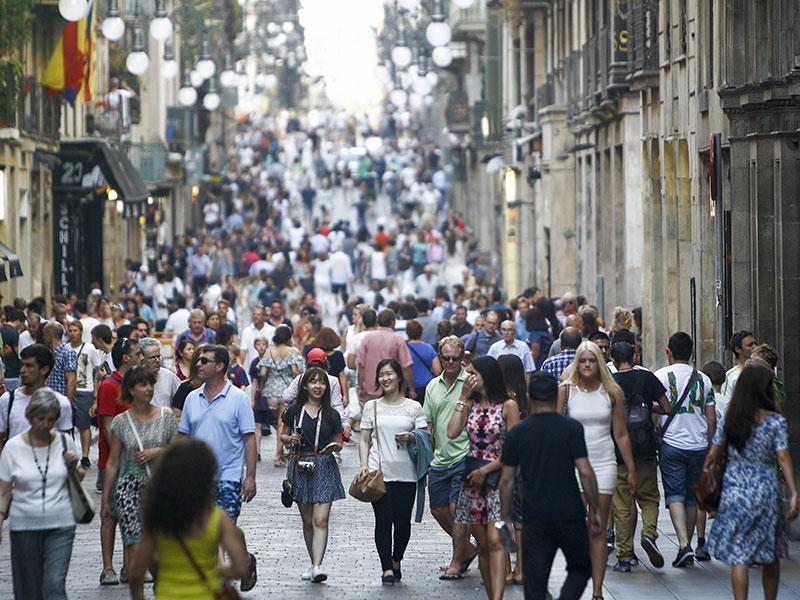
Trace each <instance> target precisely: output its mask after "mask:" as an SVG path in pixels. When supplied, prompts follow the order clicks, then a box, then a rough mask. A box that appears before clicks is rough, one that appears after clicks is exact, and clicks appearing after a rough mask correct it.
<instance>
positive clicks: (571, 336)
mask: <svg viewBox="0 0 800 600" xmlns="http://www.w3.org/2000/svg"><path fill="white" fill-rule="evenodd" d="M559 339H560V340H561V350H562V351H563V350H577V349H578V346H580V345H581V342H582V341H583V336H582V335H581V332H580V331H578V329H577V328H576V327H565V328H564V331H562V332H561V336H560V338H559Z"/></svg>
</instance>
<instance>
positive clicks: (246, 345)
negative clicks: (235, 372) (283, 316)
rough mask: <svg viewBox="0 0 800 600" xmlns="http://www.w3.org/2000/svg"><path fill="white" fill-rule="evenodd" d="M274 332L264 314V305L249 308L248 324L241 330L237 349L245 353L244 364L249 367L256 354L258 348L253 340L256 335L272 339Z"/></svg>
mask: <svg viewBox="0 0 800 600" xmlns="http://www.w3.org/2000/svg"><path fill="white" fill-rule="evenodd" d="M274 334H275V327H273V326H272V325H270V324H269V323H267V321H266V320H265V315H264V307H262V306H254V307H253V308H252V309H250V325H248V326H247V327H245V328H244V329H243V330H242V336H241V341H240V343H239V349H240V350H241V351H242V352H245V353H246V357H245V361H244V364H245V365H246V366H247V368H248V369H249V368H250V364H251V363H252V362H253V359H255V358H256V357H257V356H258V350H256V347H255V341H256V338H258V337H263V338H266V339H267V340H269V341H270V343H271V341H272V336H273V335H274Z"/></svg>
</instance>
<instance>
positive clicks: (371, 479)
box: [348, 400, 386, 502]
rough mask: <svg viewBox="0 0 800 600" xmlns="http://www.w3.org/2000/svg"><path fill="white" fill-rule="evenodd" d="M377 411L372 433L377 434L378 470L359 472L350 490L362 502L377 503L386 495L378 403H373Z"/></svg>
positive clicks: (374, 401)
mask: <svg viewBox="0 0 800 600" xmlns="http://www.w3.org/2000/svg"><path fill="white" fill-rule="evenodd" d="M372 402H373V404H372V407H373V408H374V409H375V417H374V419H373V421H374V422H373V424H372V431H373V432H374V433H375V443H376V444H377V446H378V468H377V469H375V470H374V471H369V472H367V473H362V472H361V471H359V472H358V473H356V476H355V477H354V478H353V482H352V483H351V484H350V489H349V490H348V491H349V493H350V495H351V496H352V497H353V498H355V499H356V500H360V501H361V502H377V501H378V500H380V499H381V498H383V497H384V496H385V495H386V483H384V481H383V471H382V470H381V438H380V435H379V434H378V401H377V400H373V401H372Z"/></svg>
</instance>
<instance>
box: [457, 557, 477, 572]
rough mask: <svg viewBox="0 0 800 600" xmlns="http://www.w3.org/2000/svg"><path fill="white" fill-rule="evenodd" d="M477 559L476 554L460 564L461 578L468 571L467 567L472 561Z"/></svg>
mask: <svg viewBox="0 0 800 600" xmlns="http://www.w3.org/2000/svg"><path fill="white" fill-rule="evenodd" d="M477 557H478V553H477V552H476V553H475V554H473V555H472V556H470V557H469V558H468V559H467V560H465V561H463V562H462V563H461V575H462V576H463V575H464V573H466V572H467V571H468V570H469V566H470V565H471V564H472V561H474V560H475V559H476V558H477Z"/></svg>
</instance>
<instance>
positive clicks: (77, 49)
mask: <svg viewBox="0 0 800 600" xmlns="http://www.w3.org/2000/svg"><path fill="white" fill-rule="evenodd" d="M93 17H94V3H93V2H91V3H90V4H89V9H88V10H87V11H86V16H85V17H83V19H81V20H80V21H75V22H72V21H67V23H66V25H64V31H63V32H62V34H61V38H60V39H59V40H58V43H57V44H56V49H55V50H54V51H53V55H52V56H51V57H50V62H48V63H47V68H46V69H45V71H44V75H43V76H42V85H43V86H44V87H45V93H46V94H47V95H48V96H56V95H59V94H61V95H62V96H64V98H66V100H67V102H69V103H70V104H75V99H76V98H78V97H80V98H81V99H82V101H83V102H85V103H88V102H90V101H91V100H92V91H93V88H94V66H95V65H94V62H95V61H94V54H95V33H94V19H93ZM81 92H83V93H82V94H81Z"/></svg>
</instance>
